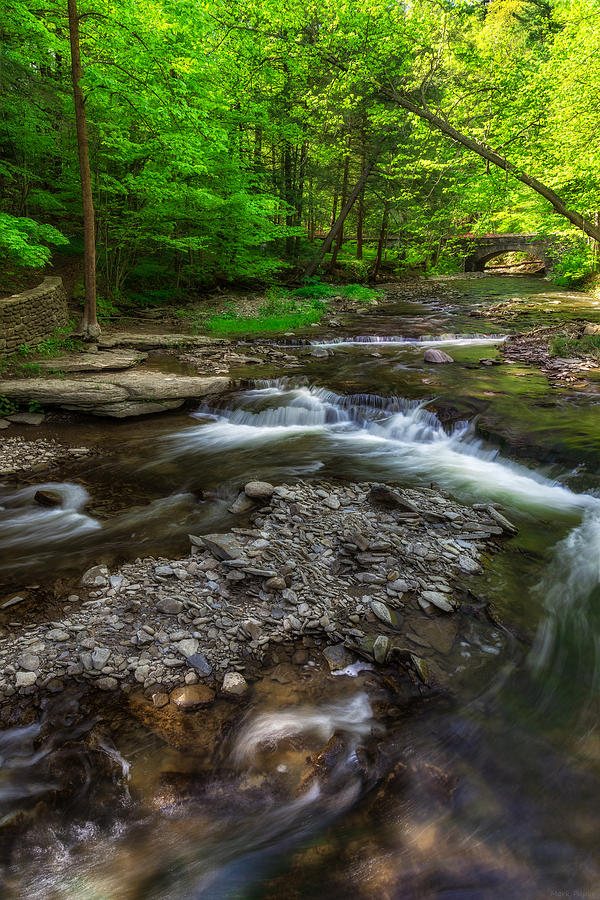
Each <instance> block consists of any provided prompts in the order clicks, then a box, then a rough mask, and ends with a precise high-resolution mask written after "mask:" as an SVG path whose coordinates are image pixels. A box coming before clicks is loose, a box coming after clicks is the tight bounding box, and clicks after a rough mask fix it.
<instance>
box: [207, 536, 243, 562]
mask: <svg viewBox="0 0 600 900" xmlns="http://www.w3.org/2000/svg"><path fill="white" fill-rule="evenodd" d="M201 541H202V543H203V544H204V546H205V547H207V548H208V549H209V550H210V551H211V553H213V554H214V555H215V556H217V557H218V558H219V559H238V558H239V557H240V556H242V555H243V549H242V547H241V546H240V544H239V542H238V540H237V539H236V538H235V537H234V536H233V535H231V534H203V535H202V536H201Z"/></svg>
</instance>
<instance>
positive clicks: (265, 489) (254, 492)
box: [244, 481, 275, 500]
mask: <svg viewBox="0 0 600 900" xmlns="http://www.w3.org/2000/svg"><path fill="white" fill-rule="evenodd" d="M274 490H275V488H274V487H273V485H272V484H269V482H268V481H249V482H248V484H246V485H244V493H245V494H246V496H247V497H250V498H251V499H252V500H270V498H271V497H272V496H273V491H274Z"/></svg>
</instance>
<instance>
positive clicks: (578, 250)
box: [552, 241, 595, 288]
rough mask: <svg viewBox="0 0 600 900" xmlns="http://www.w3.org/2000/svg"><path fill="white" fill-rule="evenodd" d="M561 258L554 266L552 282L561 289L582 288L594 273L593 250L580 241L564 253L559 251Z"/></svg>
mask: <svg viewBox="0 0 600 900" xmlns="http://www.w3.org/2000/svg"><path fill="white" fill-rule="evenodd" d="M559 252H560V257H559V259H558V260H557V261H556V262H555V264H554V270H553V273H552V280H553V281H554V283H555V284H558V285H560V286H561V287H569V288H577V287H581V285H582V284H583V283H584V281H585V280H586V279H587V278H589V276H590V275H591V274H592V272H593V271H594V265H595V260H594V254H593V253H592V250H591V248H590V247H589V246H588V245H587V244H585V243H583V241H579V242H577V243H573V244H572V245H571V247H570V248H569V249H568V250H566V251H564V250H559Z"/></svg>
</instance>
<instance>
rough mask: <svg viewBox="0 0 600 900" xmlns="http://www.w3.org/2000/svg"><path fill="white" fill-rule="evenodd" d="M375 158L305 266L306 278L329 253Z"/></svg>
mask: <svg viewBox="0 0 600 900" xmlns="http://www.w3.org/2000/svg"><path fill="white" fill-rule="evenodd" d="M377 156H378V153H375V154H374V155H373V158H372V159H371V161H370V162H368V163H367V165H366V166H365V167H364V169H363V170H362V172H361V175H360V178H359V179H358V181H357V182H356V184H355V185H354V188H353V190H352V193H351V194H350V196H349V197H348V200H347V201H346V205H345V206H344V207H343V208H342V209H341V210H340V214H339V216H338V217H337V219H336V221H335V222H334V223H333V225H332V226H331V228H330V229H329V234H328V235H327V237H326V238H325V240H324V241H323V243H322V244H321V247H320V249H319V252H318V254H317V255H316V257H315V258H314V259H313V261H312V262H311V263H310V264H309V265H308V266H307V268H306V271H305V273H304V275H305V277H306V278H308V277H310V276H311V275H314V274H315V272H316V271H317V269H318V268H319V266H320V265H321V263H322V262H323V259H324V258H325V255H326V254H327V253H328V252H329V248H330V247H331V245H332V243H333V242H334V240H335V238H336V237H337V233H338V231H339V229H340V228H342V226H343V224H344V221H345V219H346V216H347V215H348V213H349V212H350V210H351V209H352V207H353V206H354V204H355V202H356V198H357V197H358V195H359V194H360V192H361V190H362V189H363V187H364V186H365V184H366V183H367V179H368V177H369V175H370V174H371V172H372V171H373V169H374V167H375V163H376V162H377Z"/></svg>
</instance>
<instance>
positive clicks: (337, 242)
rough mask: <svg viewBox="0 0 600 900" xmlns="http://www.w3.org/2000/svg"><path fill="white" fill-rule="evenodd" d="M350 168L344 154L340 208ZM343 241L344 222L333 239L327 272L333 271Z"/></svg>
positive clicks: (344, 196)
mask: <svg viewBox="0 0 600 900" xmlns="http://www.w3.org/2000/svg"><path fill="white" fill-rule="evenodd" d="M349 168H350V157H349V156H346V159H345V160H344V177H343V179H342V198H341V204H342V209H343V208H344V206H345V205H346V200H347V199H348V170H349ZM343 243H344V223H343V222H342V226H341V228H340V229H339V231H338V233H337V237H336V239H335V245H334V248H333V253H332V254H331V260H330V262H329V272H330V273H331V272H333V271H335V264H336V262H337V256H338V253H339V252H340V250H341V247H342V244H343Z"/></svg>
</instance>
